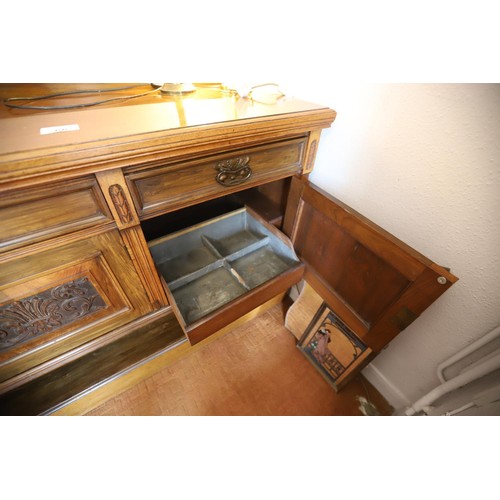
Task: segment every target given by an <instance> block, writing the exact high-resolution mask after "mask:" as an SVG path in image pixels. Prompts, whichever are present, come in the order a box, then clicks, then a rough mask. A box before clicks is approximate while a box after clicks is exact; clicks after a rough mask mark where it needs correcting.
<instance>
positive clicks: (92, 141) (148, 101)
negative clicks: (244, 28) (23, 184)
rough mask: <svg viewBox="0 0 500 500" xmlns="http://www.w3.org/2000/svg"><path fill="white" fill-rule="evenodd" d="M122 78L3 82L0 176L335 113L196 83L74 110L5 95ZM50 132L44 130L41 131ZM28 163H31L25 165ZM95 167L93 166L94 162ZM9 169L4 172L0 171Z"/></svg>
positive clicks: (304, 124) (315, 124)
mask: <svg viewBox="0 0 500 500" xmlns="http://www.w3.org/2000/svg"><path fill="white" fill-rule="evenodd" d="M123 85H124V84H115V85H112V84H1V85H0V100H1V102H0V167H2V168H0V181H2V180H4V179H10V180H12V179H15V178H16V176H26V175H27V174H28V175H30V173H31V174H34V175H37V174H40V173H46V172H47V169H50V164H53V165H57V168H63V169H64V168H65V167H66V166H71V168H74V167H75V165H78V164H79V161H80V162H86V163H87V164H88V163H89V162H93V161H94V160H95V164H99V163H100V162H101V163H103V162H107V161H109V160H116V159H119V158H125V157H127V156H132V157H134V156H137V155H138V154H141V155H142V154H143V153H144V152H146V153H147V152H148V151H153V152H155V151H159V150H169V149H171V150H173V149H175V148H177V149H179V148H186V147H189V146H194V145H198V144H200V143H203V141H205V142H210V141H212V142H213V141H214V140H215V139H216V138H221V137H223V138H226V139H227V140H232V139H233V140H234V139H235V138H240V137H249V136H251V135H252V134H253V135H255V136H259V135H261V136H262V137H263V138H265V137H266V134H267V135H268V136H270V134H276V133H278V134H279V133H281V134H282V135H284V134H287V133H289V134H293V133H294V132H295V133H299V132H300V130H301V129H302V131H306V130H311V129H313V128H325V127H328V126H329V125H330V124H331V122H332V121H333V119H334V117H335V112H334V111H332V110H330V109H328V108H327V107H325V106H321V105H317V104H313V103H308V102H305V101H302V100H299V99H296V98H293V97H287V96H284V97H282V98H280V99H278V100H277V102H276V103H274V104H264V103H261V102H256V101H255V100H252V99H250V98H242V97H240V96H238V95H237V94H235V93H228V92H225V91H223V90H222V88H221V87H220V86H219V87H218V88H217V87H215V86H208V85H206V84H200V86H197V89H196V91H195V92H193V93H189V94H185V95H183V96H171V95H165V94H161V93H160V92H156V93H150V94H148V95H146V96H143V97H140V98H135V99H127V100H119V101H113V102H111V103H107V104H103V105H98V106H92V107H85V108H76V109H69V110H68V109H63V110H26V109H12V108H8V107H7V106H6V105H5V102H4V100H5V99H8V98H13V97H27V96H29V97H36V96H43V95H48V94H53V93H57V92H64V91H74V90H80V89H95V90H99V89H106V88H112V87H120V86H123ZM151 90H152V87H151V86H150V85H147V84H140V85H139V86H137V87H135V88H132V89H129V90H123V91H119V92H113V93H94V94H92V95H85V96H74V95H71V96H63V97H59V98H55V99H54V98H53V99H48V100H43V101H37V100H34V101H10V102H11V103H12V104H22V105H43V106H61V105H64V106H67V105H74V104H83V103H88V102H95V101H98V100H105V99H109V98H111V97H123V96H127V95H128V96H130V95H134V94H137V93H144V92H148V91H151ZM47 132H48V133H47ZM26 169H28V170H30V172H27V171H26ZM96 170H98V168H97V169H96ZM5 176H7V177H5Z"/></svg>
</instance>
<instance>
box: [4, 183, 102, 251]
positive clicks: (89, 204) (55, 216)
mask: <svg viewBox="0 0 500 500" xmlns="http://www.w3.org/2000/svg"><path fill="white" fill-rule="evenodd" d="M0 219H1V220H2V233H1V234H0V251H3V250H6V249H12V248H16V247H19V246H21V245H23V244H25V243H32V242H36V241H41V240H45V239H48V238H52V237H54V236H59V235H62V234H66V233H69V232H72V231H76V230H78V229H83V228H85V227H89V226H91V225H95V224H99V223H101V222H108V221H111V220H112V217H111V214H110V212H109V209H108V207H107V205H106V202H105V200H104V197H103V195H102V193H101V190H100V188H99V186H98V185H97V181H96V180H95V178H93V177H87V178H84V179H79V180H75V181H67V182H64V183H60V184H53V185H51V186H47V187H45V186H42V187H37V188H30V189H26V190H22V191H15V192H13V193H6V194H3V195H2V197H1V199H0Z"/></svg>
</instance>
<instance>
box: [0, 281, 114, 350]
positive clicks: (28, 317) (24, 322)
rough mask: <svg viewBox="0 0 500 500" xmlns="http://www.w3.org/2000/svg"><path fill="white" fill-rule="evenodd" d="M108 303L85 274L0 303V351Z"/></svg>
mask: <svg viewBox="0 0 500 500" xmlns="http://www.w3.org/2000/svg"><path fill="white" fill-rule="evenodd" d="M106 307H107V305H106V303H105V302H104V300H103V299H102V297H101V296H100V295H99V293H98V292H97V290H96V289H95V287H94V285H93V284H92V282H91V281H90V280H89V279H88V278H87V277H86V276H84V277H81V278H77V279H75V280H72V281H69V282H67V283H63V284H62V285H58V286H55V287H53V288H49V289H48V290H44V291H43V292H40V293H38V294H36V295H31V296H30V297H26V298H24V299H21V300H17V301H15V302H12V303H10V304H8V305H5V306H2V307H0V351H3V350H5V349H9V348H10V347H12V346H15V345H17V344H20V343H22V342H26V341H27V340H30V339H31V338H34V337H37V336H40V335H44V334H46V333H50V332H53V331H54V330H57V329H58V328H61V327H62V326H66V325H68V324H70V323H73V322H74V321H76V320H78V319H80V318H84V317H86V316H89V315H92V313H94V312H96V311H99V310H100V309H104V308H106Z"/></svg>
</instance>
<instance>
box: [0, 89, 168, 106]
mask: <svg viewBox="0 0 500 500" xmlns="http://www.w3.org/2000/svg"><path fill="white" fill-rule="evenodd" d="M136 87H142V85H129V86H127V87H116V88H112V89H101V90H99V89H96V90H74V91H71V92H60V93H57V94H49V95H45V96H38V97H10V98H8V99H4V100H3V101H2V102H3V104H4V105H5V106H7V107H8V108H16V109H38V110H51V109H72V108H87V107H90V106H97V105H99V104H105V103H107V102H112V101H119V100H126V99H135V98H137V97H142V96H145V95H148V94H152V93H154V92H158V91H159V90H160V89H159V87H158V88H154V89H153V90H148V91H147V92H143V93H141V94H134V95H128V96H121V97H112V98H111V99H104V100H102V101H94V102H88V103H82V104H71V105H68V106H31V105H26V104H21V105H17V104H10V102H11V101H40V100H44V99H52V98H54V97H63V96H69V95H77V94H102V93H104V92H116V91H119V90H127V89H132V88H136Z"/></svg>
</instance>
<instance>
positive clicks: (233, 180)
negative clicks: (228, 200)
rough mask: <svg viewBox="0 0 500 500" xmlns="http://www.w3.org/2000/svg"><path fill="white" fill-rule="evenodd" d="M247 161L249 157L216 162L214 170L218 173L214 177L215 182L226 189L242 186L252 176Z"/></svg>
mask: <svg viewBox="0 0 500 500" xmlns="http://www.w3.org/2000/svg"><path fill="white" fill-rule="evenodd" d="M249 161H250V157H249V156H242V157H239V158H232V159H230V160H224V161H220V162H218V163H217V165H215V169H216V170H217V171H218V172H219V173H218V174H217V175H216V176H215V180H216V181H217V182H218V183H219V184H221V185H222V186H226V187H229V186H237V185H238V184H242V183H243V182H245V181H246V180H247V179H250V177H251V176H252V170H251V168H250V165H248V162H249Z"/></svg>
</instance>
